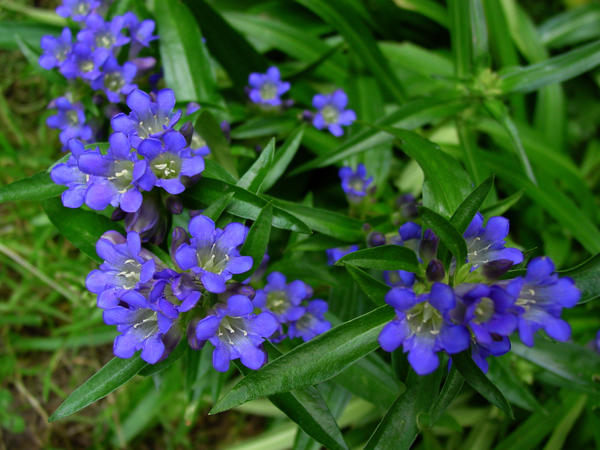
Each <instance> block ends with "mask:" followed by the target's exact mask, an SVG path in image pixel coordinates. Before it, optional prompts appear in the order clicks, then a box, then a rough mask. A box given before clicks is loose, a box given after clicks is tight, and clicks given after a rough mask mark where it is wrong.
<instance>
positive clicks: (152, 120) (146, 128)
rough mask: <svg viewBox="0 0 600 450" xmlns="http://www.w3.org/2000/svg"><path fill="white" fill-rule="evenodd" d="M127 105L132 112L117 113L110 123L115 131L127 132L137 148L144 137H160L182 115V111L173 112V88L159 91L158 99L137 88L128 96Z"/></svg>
mask: <svg viewBox="0 0 600 450" xmlns="http://www.w3.org/2000/svg"><path fill="white" fill-rule="evenodd" d="M127 106H129V108H130V109H131V113H129V115H126V114H123V113H121V114H117V115H116V116H114V117H113V118H112V119H111V121H110V123H111V125H112V127H113V129H114V130H115V131H122V132H123V133H125V134H127V135H128V136H129V138H130V140H131V143H132V144H133V146H134V147H136V148H137V146H138V145H139V144H140V143H141V142H142V140H143V139H146V138H149V137H153V138H158V137H160V136H161V135H162V134H164V133H165V132H166V131H167V130H170V129H172V128H173V127H174V126H175V124H176V123H177V121H178V120H179V118H180V117H181V111H177V112H173V107H174V106H175V95H174V94H173V91H172V90H171V89H162V90H160V91H158V93H157V94H156V101H152V98H151V97H150V96H149V95H148V94H146V93H145V92H143V91H140V90H139V89H135V90H133V91H132V92H131V93H130V94H129V96H128V97H127Z"/></svg>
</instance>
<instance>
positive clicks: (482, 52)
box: [465, 0, 490, 73]
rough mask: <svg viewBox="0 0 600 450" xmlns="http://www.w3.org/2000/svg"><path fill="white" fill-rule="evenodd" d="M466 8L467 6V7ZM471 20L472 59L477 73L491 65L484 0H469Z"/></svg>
mask: <svg viewBox="0 0 600 450" xmlns="http://www.w3.org/2000/svg"><path fill="white" fill-rule="evenodd" d="M465 9H466V8H465ZM468 10H469V15H470V17H469V19H470V20H469V22H470V29H471V42H472V47H471V54H472V56H471V60H472V63H473V69H474V71H475V73H478V72H479V71H480V70H482V69H483V68H486V67H489V65H490V60H489V59H490V49H489V47H488V30H487V23H486V20H485V12H484V8H483V0H469V8H468Z"/></svg>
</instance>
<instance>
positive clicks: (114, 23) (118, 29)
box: [77, 13, 130, 50]
mask: <svg viewBox="0 0 600 450" xmlns="http://www.w3.org/2000/svg"><path fill="white" fill-rule="evenodd" d="M85 25H86V28H84V29H83V30H81V31H80V32H79V33H77V40H78V41H79V42H83V43H84V44H86V45H88V46H89V47H91V48H94V49H97V48H104V49H107V50H112V49H113V48H115V47H121V46H123V45H125V44H128V43H129V41H130V39H129V38H128V37H127V36H125V35H124V34H123V33H122V31H123V28H125V17H124V16H115V17H113V19H112V20H111V21H110V22H106V21H105V20H104V19H103V18H102V16H100V15H99V14H96V13H93V14H90V15H89V16H87V18H86V19H85Z"/></svg>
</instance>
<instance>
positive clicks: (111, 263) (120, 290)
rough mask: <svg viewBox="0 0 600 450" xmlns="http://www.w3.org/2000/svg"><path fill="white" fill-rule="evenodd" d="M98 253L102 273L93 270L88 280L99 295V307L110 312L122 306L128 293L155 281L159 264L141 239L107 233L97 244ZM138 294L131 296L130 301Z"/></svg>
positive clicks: (132, 235)
mask: <svg viewBox="0 0 600 450" xmlns="http://www.w3.org/2000/svg"><path fill="white" fill-rule="evenodd" d="M96 253H98V256H99V257H100V258H102V259H103V260H104V263H102V264H101V265H100V268H99V269H96V270H92V271H91V272H90V273H89V275H88V276H87V278H86V280H85V285H86V287H87V289H88V290H89V291H90V292H93V293H94V294H98V306H99V307H100V308H111V307H114V306H117V305H118V304H119V300H120V299H122V300H124V301H129V300H126V299H124V298H123V295H124V294H125V293H127V292H130V291H131V292H134V290H138V291H139V290H141V289H142V287H144V286H145V285H146V283H148V282H150V281H151V280H152V277H153V275H154V272H155V271H156V269H157V266H159V265H160V264H159V262H158V260H157V259H155V257H154V255H153V254H152V253H150V252H149V251H148V250H145V249H143V248H142V246H141V241H140V236H139V235H138V234H137V233H136V232H134V231H130V232H129V233H127V239H125V237H124V236H122V235H121V234H120V233H118V232H116V231H107V232H106V233H104V234H103V235H102V237H101V238H100V239H98V242H97V243H96ZM135 296H138V297H141V296H142V295H141V294H140V293H139V292H134V293H133V294H130V300H131V301H135V298H134V297H135Z"/></svg>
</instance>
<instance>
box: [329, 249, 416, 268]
mask: <svg viewBox="0 0 600 450" xmlns="http://www.w3.org/2000/svg"><path fill="white" fill-rule="evenodd" d="M335 264H336V265H337V266H341V265H345V264H350V265H353V266H357V267H364V268H366V269H379V270H406V271H408V272H417V271H418V270H419V261H418V260H417V255H415V252H413V251H412V250H411V249H409V248H407V247H402V246H400V245H393V244H390V245H381V246H379V247H373V248H365V249H363V250H357V251H355V252H352V253H348V254H347V255H344V256H342V257H341V258H340V259H338V260H337V262H336V263H335Z"/></svg>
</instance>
